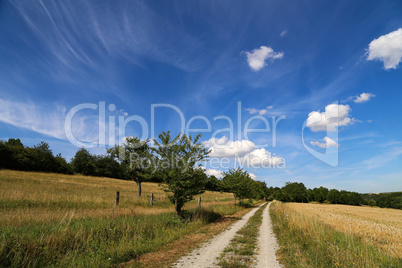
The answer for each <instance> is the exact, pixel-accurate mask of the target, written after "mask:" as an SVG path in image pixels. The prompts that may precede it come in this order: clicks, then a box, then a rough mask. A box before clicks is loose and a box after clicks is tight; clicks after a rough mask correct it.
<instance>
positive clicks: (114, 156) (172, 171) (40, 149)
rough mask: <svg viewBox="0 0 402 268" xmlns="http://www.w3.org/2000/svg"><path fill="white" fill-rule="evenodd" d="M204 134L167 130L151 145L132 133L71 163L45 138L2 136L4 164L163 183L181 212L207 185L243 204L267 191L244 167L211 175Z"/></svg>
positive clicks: (81, 154)
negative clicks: (29, 141)
mask: <svg viewBox="0 0 402 268" xmlns="http://www.w3.org/2000/svg"><path fill="white" fill-rule="evenodd" d="M200 137H201V135H197V136H196V137H191V136H189V135H180V134H179V135H177V136H175V137H174V136H171V135H170V132H169V131H168V132H162V133H160V134H159V136H158V139H155V140H153V144H154V145H153V146H152V147H151V146H150V141H149V140H145V141H143V140H140V139H139V138H136V137H127V138H126V139H125V141H124V143H123V144H122V145H120V146H117V145H116V146H114V147H113V148H109V149H107V151H106V154H105V155H94V154H91V153H89V152H88V150H86V149H85V148H81V149H79V150H78V151H77V152H76V153H75V155H74V157H73V158H72V159H71V161H70V162H69V163H68V162H67V161H66V160H65V159H64V158H63V157H62V156H61V155H60V154H58V155H56V156H54V154H53V152H52V150H51V149H50V147H49V144H47V143H45V142H41V143H39V144H38V145H35V146H33V147H29V146H25V145H23V144H22V142H21V140H20V139H9V140H8V141H0V168H7V169H15V170H23V171H41V172H56V173H64V174H74V173H79V174H83V175H88V176H103V177H111V178H118V179H125V180H133V181H135V182H136V184H137V187H138V196H141V192H142V187H141V184H142V183H143V182H145V181H147V182H149V181H152V182H158V183H161V186H162V187H163V189H164V190H165V191H166V192H167V193H168V197H169V199H170V200H171V202H172V203H173V204H174V205H175V209H176V213H177V214H178V215H180V214H182V208H183V206H184V204H185V203H187V202H189V201H190V200H192V199H194V196H195V195H198V194H201V193H203V192H205V191H206V190H211V191H226V192H231V193H233V196H234V203H236V199H237V200H238V201H239V202H240V203H242V202H243V201H244V199H262V198H263V197H265V196H267V195H266V189H268V188H267V186H266V184H265V183H264V182H258V181H254V180H252V179H251V177H250V175H249V174H248V173H247V172H246V171H244V170H243V169H240V168H239V169H231V170H229V171H228V172H226V173H224V177H223V179H221V180H218V179H217V178H216V177H214V176H210V177H209V176H207V175H206V174H205V169H204V168H203V167H202V166H201V164H200V163H201V162H202V161H203V160H206V159H208V154H209V151H208V149H207V148H205V147H204V146H203V145H202V143H200V142H199V139H200Z"/></svg>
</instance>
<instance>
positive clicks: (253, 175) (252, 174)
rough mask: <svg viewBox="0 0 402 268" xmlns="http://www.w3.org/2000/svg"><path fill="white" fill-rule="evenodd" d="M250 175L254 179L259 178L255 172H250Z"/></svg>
mask: <svg viewBox="0 0 402 268" xmlns="http://www.w3.org/2000/svg"><path fill="white" fill-rule="evenodd" d="M248 175H250V178H251V179H253V180H255V179H257V176H256V175H255V174H254V173H248Z"/></svg>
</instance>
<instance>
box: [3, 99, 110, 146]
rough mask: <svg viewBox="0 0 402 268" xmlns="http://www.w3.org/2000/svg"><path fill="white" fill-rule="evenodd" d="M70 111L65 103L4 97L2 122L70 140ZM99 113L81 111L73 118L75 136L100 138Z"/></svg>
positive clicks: (87, 139) (92, 140)
mask: <svg viewBox="0 0 402 268" xmlns="http://www.w3.org/2000/svg"><path fill="white" fill-rule="evenodd" d="M67 113H68V111H67V108H66V107H65V106H62V105H57V104H55V105H49V104H47V105H46V106H45V105H43V106H41V105H38V104H35V103H33V102H29V101H28V102H20V101H12V100H4V99H0V122H3V123H6V124H10V125H12V126H14V127H17V128H21V129H27V130H30V131H34V132H36V133H39V134H44V135H47V136H49V137H53V138H57V139H60V140H67V137H66V132H65V119H66V115H67ZM100 124H103V123H102V122H99V118H98V116H97V114H90V113H89V114H88V113H85V114H84V113H77V114H76V115H75V116H74V117H73V118H72V125H71V130H72V133H73V135H74V137H75V138H76V139H77V140H79V141H82V142H97V141H98V140H99V131H98V130H99V127H101V128H105V126H104V125H101V126H100Z"/></svg>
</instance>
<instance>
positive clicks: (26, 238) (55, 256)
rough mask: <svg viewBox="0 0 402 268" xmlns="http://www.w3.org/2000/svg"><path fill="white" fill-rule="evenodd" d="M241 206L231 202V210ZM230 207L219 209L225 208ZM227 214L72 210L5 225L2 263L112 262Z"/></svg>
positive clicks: (78, 264) (0, 240)
mask: <svg viewBox="0 0 402 268" xmlns="http://www.w3.org/2000/svg"><path fill="white" fill-rule="evenodd" d="M236 209H237V210H239V209H240V208H233V207H232V206H228V209H227V211H226V213H228V214H230V213H234V212H235V210H236ZM222 210H225V209H224V208H220V211H222ZM221 215H222V214H220V213H217V212H215V211H213V210H206V209H203V210H198V209H191V210H188V211H186V214H185V217H184V219H183V218H179V217H177V216H175V215H174V214H173V213H164V214H160V215H145V216H140V217H119V218H116V219H115V220H114V221H113V222H112V221H111V220H110V219H89V218H88V219H76V220H72V219H71V218H72V217H71V216H72V215H67V216H66V217H65V218H64V219H63V220H62V221H60V222H59V223H57V224H54V223H53V224H43V225H38V226H34V227H32V226H30V227H25V226H22V227H21V226H20V227H12V226H8V227H4V228H3V229H2V231H1V236H0V263H1V266H11V267H43V266H57V267H71V266H74V267H109V266H114V265H117V264H119V263H122V262H126V261H129V260H131V259H135V258H138V257H139V256H141V255H142V254H145V253H148V252H152V251H155V250H157V249H158V248H160V247H161V246H163V245H165V244H167V243H169V242H172V241H174V240H176V239H178V238H179V237H181V236H182V235H185V234H189V233H192V232H194V231H196V230H197V229H199V228H200V227H201V226H203V225H205V224H208V223H210V222H213V221H215V220H217V219H218V218H220V217H221Z"/></svg>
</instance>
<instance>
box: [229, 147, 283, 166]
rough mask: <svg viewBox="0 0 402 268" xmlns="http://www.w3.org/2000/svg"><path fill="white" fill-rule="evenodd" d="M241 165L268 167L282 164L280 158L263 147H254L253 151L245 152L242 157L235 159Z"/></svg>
mask: <svg viewBox="0 0 402 268" xmlns="http://www.w3.org/2000/svg"><path fill="white" fill-rule="evenodd" d="M236 160H237V161H238V162H239V163H240V164H241V165H242V166H246V167H253V168H261V167H263V168H268V167H271V168H272V167H276V166H278V165H279V164H282V161H283V160H282V158H281V157H277V156H271V153H270V152H269V151H267V150H265V149H264V148H261V149H255V150H254V151H252V152H250V153H248V154H246V155H245V156H244V157H241V158H238V159H236Z"/></svg>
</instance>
